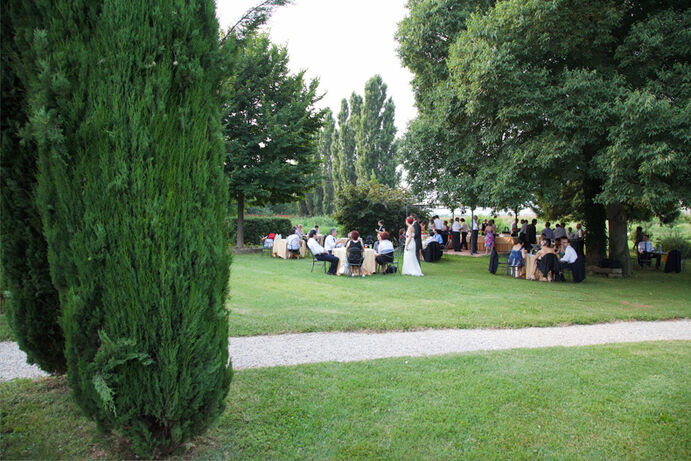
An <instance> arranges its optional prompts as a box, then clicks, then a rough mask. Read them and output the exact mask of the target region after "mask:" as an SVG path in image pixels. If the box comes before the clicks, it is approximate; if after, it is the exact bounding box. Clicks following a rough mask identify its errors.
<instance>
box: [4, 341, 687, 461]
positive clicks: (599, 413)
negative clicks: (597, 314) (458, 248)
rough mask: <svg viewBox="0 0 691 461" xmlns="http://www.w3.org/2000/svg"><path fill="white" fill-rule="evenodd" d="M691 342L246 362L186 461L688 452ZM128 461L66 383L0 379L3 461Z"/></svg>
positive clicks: (670, 455) (184, 452)
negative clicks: (259, 365)
mask: <svg viewBox="0 0 691 461" xmlns="http://www.w3.org/2000/svg"><path fill="white" fill-rule="evenodd" d="M689 382H691V343H690V342H658V343H639V344H621V345H608V346H595V347H583V348H551V349H537V350H514V351H503V352H487V353H473V354H465V355H453V356H444V357H436V358H415V359H410V358H408V359H386V360H376V361H370V362H360V363H349V364H339V363H328V364H313V365H302V366H297V367H279V368H272V369H263V370H245V371H240V372H238V373H236V375H235V379H234V381H233V383H232V384H231V389H230V393H229V397H228V405H227V409H226V411H225V413H224V415H223V416H222V417H221V418H220V420H219V423H218V425H217V426H216V427H214V428H213V429H212V430H211V431H210V432H209V433H208V434H206V435H205V436H203V437H200V438H198V439H197V440H195V441H193V442H192V443H190V444H188V446H187V447H185V448H182V449H181V451H180V452H179V453H178V455H179V456H181V457H184V458H185V459H219V460H221V459H223V460H225V459H365V458H366V459H460V458H465V459H670V460H680V459H689V457H691V431H689V427H691V420H690V419H691V388H690V387H689V385H688V384H689ZM114 457H115V458H118V457H132V455H131V453H129V452H128V451H127V448H126V447H123V446H122V445H121V444H120V443H119V442H118V441H117V440H116V439H115V438H111V437H106V436H103V435H100V434H98V433H97V431H96V429H95V426H94V424H93V423H91V422H90V421H88V420H87V419H86V418H84V417H82V416H80V414H79V411H78V409H77V407H76V405H75V404H74V403H73V402H72V400H71V399H70V398H69V390H68V389H67V387H66V386H65V381H64V379H56V378H48V379H43V380H38V381H29V380H16V381H11V382H7V383H0V459H15V458H16V459H28V458H30V459H45V458H51V459H72V458H114Z"/></svg>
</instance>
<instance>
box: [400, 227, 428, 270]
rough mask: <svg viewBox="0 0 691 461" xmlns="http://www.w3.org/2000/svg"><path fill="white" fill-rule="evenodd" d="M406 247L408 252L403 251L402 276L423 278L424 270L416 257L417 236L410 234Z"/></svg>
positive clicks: (407, 236) (407, 237)
mask: <svg viewBox="0 0 691 461" xmlns="http://www.w3.org/2000/svg"><path fill="white" fill-rule="evenodd" d="M406 246H407V247H408V249H407V250H405V249H404V251H403V269H401V274H403V275H414V276H416V277H422V276H423V275H424V274H423V273H422V269H420V263H419V262H418V260H417V256H415V251H416V250H417V248H416V246H415V234H414V233H409V234H408V235H406Z"/></svg>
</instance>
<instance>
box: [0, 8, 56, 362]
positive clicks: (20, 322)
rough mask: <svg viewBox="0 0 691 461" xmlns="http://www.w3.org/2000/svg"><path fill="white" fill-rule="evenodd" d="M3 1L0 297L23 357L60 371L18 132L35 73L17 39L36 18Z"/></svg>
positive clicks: (27, 152)
mask: <svg viewBox="0 0 691 461" xmlns="http://www.w3.org/2000/svg"><path fill="white" fill-rule="evenodd" d="M5 6H6V5H5V3H3V8H5ZM7 6H8V7H9V8H10V10H9V11H3V12H4V14H2V15H0V21H2V44H3V51H2V77H1V78H2V96H1V97H0V104H1V106H0V114H1V116H2V135H1V136H2V162H0V178H2V179H1V181H2V184H1V185H0V216H1V218H0V242H2V250H1V251H0V259H1V264H2V268H3V269H2V286H1V287H0V290H3V291H4V290H7V291H8V292H9V295H8V296H7V297H6V298H5V301H4V309H6V311H7V322H8V324H9V325H10V328H11V329H12V330H13V332H14V338H15V339H16V340H17V343H18V344H19V348H20V349H21V350H23V351H24V352H26V355H27V362H29V363H35V364H36V365H38V366H39V367H40V368H41V369H43V370H44V371H46V372H49V373H64V372H65V370H66V367H67V365H66V362H65V353H64V349H65V340H64V336H63V333H62V328H61V326H60V324H59V318H60V300H59V297H58V292H57V290H56V289H55V287H54V286H53V282H52V280H51V278H50V267H49V265H48V245H47V243H46V239H45V237H44V236H43V224H42V223H41V219H40V216H39V214H38V209H37V207H36V202H35V189H36V170H37V161H38V152H37V147H36V145H35V144H34V143H32V142H30V141H29V140H28V139H24V140H22V139H21V137H22V135H21V133H20V131H21V130H22V129H24V126H25V125H26V123H27V121H28V119H27V112H26V111H27V110H28V100H27V99H26V91H25V89H26V87H27V86H29V85H30V83H29V82H28V81H25V79H26V78H27V76H31V77H32V78H33V76H34V75H35V72H34V69H32V67H31V62H32V60H31V59H30V58H29V57H28V54H30V50H31V46H30V44H29V43H27V42H26V41H24V39H26V38H27V37H28V36H30V34H29V33H27V31H30V30H32V29H33V28H34V27H37V26H38V24H40V18H39V16H40V13H39V12H38V11H36V10H32V9H31V8H27V10H26V11H23V10H22V8H25V7H26V5H24V4H22V2H20V3H15V4H12V5H10V4H9V3H8V4H7ZM13 21H14V23H13ZM32 23H33V24H32ZM15 25H16V27H17V30H16V31H15V29H14V27H15ZM15 40H16V41H15ZM20 55H22V56H20ZM2 295H3V293H0V296H2Z"/></svg>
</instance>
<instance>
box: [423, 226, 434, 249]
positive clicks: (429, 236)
mask: <svg viewBox="0 0 691 461" xmlns="http://www.w3.org/2000/svg"><path fill="white" fill-rule="evenodd" d="M436 241H437V239H436V238H434V229H432V230H431V231H429V234H427V238H426V239H425V240H423V241H422V248H427V245H429V244H430V243H431V242H436Z"/></svg>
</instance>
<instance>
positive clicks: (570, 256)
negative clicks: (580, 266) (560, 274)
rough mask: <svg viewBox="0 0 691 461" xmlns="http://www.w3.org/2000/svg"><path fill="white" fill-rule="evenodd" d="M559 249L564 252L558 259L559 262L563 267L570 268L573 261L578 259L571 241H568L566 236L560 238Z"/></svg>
mask: <svg viewBox="0 0 691 461" xmlns="http://www.w3.org/2000/svg"><path fill="white" fill-rule="evenodd" d="M561 249H562V251H563V252H564V256H563V257H562V258H561V259H560V261H561V264H562V265H563V266H564V267H568V268H569V269H571V268H572V265H573V263H575V262H576V260H577V259H578V254H577V253H576V250H574V249H573V247H572V246H571V243H569V239H568V238H566V237H562V238H561Z"/></svg>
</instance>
